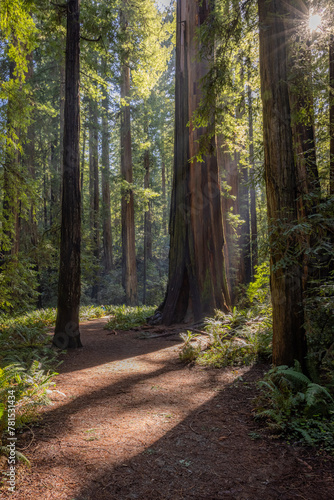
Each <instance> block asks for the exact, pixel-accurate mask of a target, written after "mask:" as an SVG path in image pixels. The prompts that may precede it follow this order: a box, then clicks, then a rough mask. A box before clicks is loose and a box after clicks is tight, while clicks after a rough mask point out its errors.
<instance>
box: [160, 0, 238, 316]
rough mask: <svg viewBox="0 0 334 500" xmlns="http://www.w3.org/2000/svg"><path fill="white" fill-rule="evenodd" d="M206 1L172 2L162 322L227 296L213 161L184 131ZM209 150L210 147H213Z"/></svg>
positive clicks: (202, 310)
mask: <svg viewBox="0 0 334 500" xmlns="http://www.w3.org/2000/svg"><path fill="white" fill-rule="evenodd" d="M209 12H210V10H209V3H208V2H198V1H193V0H178V2H177V33H176V36H177V41H176V90H175V150H174V178H173V189H172V201H171V222H170V232H171V246H170V255H169V264H170V269H169V281H168V288H167V294H166V298H165V301H164V303H163V304H162V306H161V309H162V314H163V318H162V319H163V322H164V323H166V324H171V323H173V322H178V321H182V320H188V319H195V320H199V319H202V318H203V317H204V316H205V315H206V314H210V313H212V312H213V311H214V309H223V310H225V311H226V310H227V304H228V303H229V296H228V290H227V283H226V277H225V269H224V268H225V266H224V255H223V244H224V238H223V225H222V212H221V201H220V186H219V179H218V166H217V159H216V157H215V156H214V155H211V156H209V155H207V156H204V158H203V159H204V161H203V162H198V161H196V160H193V161H192V162H189V159H190V158H193V157H194V156H195V155H196V154H197V153H198V148H199V146H198V143H197V141H198V140H199V139H200V137H201V136H202V135H203V134H204V133H205V132H206V129H194V128H193V127H190V128H189V127H187V123H188V122H189V120H191V117H192V114H193V112H194V111H195V109H196V108H197V106H198V104H199V102H200V99H201V83H200V80H201V78H202V77H203V76H204V75H205V74H206V73H207V70H208V62H207V61H205V60H203V59H202V60H201V61H199V60H198V52H199V42H198V38H197V27H198V26H200V24H201V23H203V22H205V20H206V19H207V17H208V15H209ZM212 149H213V144H212Z"/></svg>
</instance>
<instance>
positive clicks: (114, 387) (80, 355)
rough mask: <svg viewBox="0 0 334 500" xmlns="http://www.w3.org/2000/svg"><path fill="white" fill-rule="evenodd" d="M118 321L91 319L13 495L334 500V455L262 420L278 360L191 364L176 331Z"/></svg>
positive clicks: (30, 436)
mask: <svg viewBox="0 0 334 500" xmlns="http://www.w3.org/2000/svg"><path fill="white" fill-rule="evenodd" d="M106 321H107V320H106V319H105V318H102V319H98V320H93V321H89V322H86V323H83V324H82V326H81V337H82V342H83V345H84V347H83V348H82V349H79V350H75V351H71V352H68V354H67V355H66V356H64V362H63V364H62V365H61V366H60V367H59V369H58V371H59V375H58V376H57V377H56V383H57V387H56V389H57V391H59V392H56V391H54V392H53V395H52V400H53V404H52V405H51V406H48V407H46V408H45V409H44V410H43V420H42V422H41V423H40V425H39V426H38V427H33V428H31V429H30V430H27V431H25V432H24V433H23V434H22V436H21V437H20V438H19V442H18V448H19V449H21V450H22V451H23V453H24V454H25V455H26V456H28V457H29V459H30V461H31V467H29V468H28V467H26V466H20V467H19V469H18V471H17V472H18V474H17V485H16V491H15V493H13V494H10V493H9V492H7V491H5V490H4V489H2V490H1V491H0V497H1V498H11V499H12V500H48V499H52V500H53V499H55V500H56V499H61V500H126V499H140V500H155V499H157V500H158V499H159V500H160V499H161V500H162V499H168V500H181V499H189V500H190V499H194V500H199V499H211V500H219V499H227V500H229V499H235V500H246V499H252V500H271V499H280V500H290V499H291V500H292V499H294V500H297V499H303V500H331V499H334V474H333V473H334V458H333V457H329V456H326V455H324V454H322V455H320V456H319V455H317V454H316V452H315V451H314V450H312V449H305V448H298V447H294V446H289V445H287V444H284V443H283V442H281V441H278V440H271V439H269V437H268V435H267V434H265V433H264V434H263V433H262V428H261V424H259V423H257V422H255V421H254V419H253V417H252V400H253V398H254V397H255V395H256V391H257V389H256V381H257V380H258V379H259V378H260V377H261V376H262V374H263V371H264V370H266V369H267V368H268V367H266V366H254V367H244V368H238V369H232V368H229V369H221V370H213V369H203V368H200V367H196V366H185V365H184V364H182V363H181V362H180V360H179V356H178V353H179V349H180V339H179V338H178V336H177V334H176V333H175V335H168V336H161V335H164V332H163V331H162V329H161V328H160V330H159V329H158V331H160V333H161V335H159V333H158V334H154V332H156V331H157V330H156V329H154V328H152V329H151V330H148V329H146V330H145V331H144V332H141V331H131V332H120V331H118V332H109V331H107V330H104V329H103V327H104V325H105V323H106ZM174 331H175V332H176V330H174ZM152 332H153V333H152ZM171 332H172V331H171V330H170V331H169V333H171ZM153 335H155V336H153ZM260 433H262V434H260Z"/></svg>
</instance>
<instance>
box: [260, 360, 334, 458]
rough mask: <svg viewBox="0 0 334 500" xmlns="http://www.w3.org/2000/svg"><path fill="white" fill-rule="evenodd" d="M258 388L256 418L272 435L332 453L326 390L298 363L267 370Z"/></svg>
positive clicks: (332, 423) (331, 407)
mask: <svg viewBox="0 0 334 500" xmlns="http://www.w3.org/2000/svg"><path fill="white" fill-rule="evenodd" d="M258 385H259V387H260V389H261V394H260V396H259V397H258V398H257V400H256V418H257V419H261V420H265V421H266V424H267V426H268V428H269V429H270V431H271V432H272V433H273V434H274V435H276V436H282V437H284V438H287V439H290V440H292V441H294V442H297V443H300V444H306V445H309V446H320V447H322V448H323V449H325V450H327V451H331V452H334V399H333V396H332V394H331V393H330V391H329V390H328V388H326V387H324V386H322V385H319V384H316V383H314V382H312V381H311V380H310V379H309V378H308V377H307V376H306V375H304V374H303V373H302V371H301V368H300V364H299V363H298V362H296V363H295V366H294V368H289V367H288V366H278V367H275V368H273V369H271V370H270V371H269V372H268V373H267V374H266V375H265V377H264V379H263V380H261V381H260V382H259V383H258Z"/></svg>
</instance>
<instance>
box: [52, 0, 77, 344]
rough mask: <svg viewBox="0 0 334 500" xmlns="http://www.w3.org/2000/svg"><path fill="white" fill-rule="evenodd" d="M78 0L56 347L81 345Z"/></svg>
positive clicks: (71, 27) (69, 46) (71, 13)
mask: <svg viewBox="0 0 334 500" xmlns="http://www.w3.org/2000/svg"><path fill="white" fill-rule="evenodd" d="M79 15H80V0H68V2H67V38H66V83H65V113H64V157H63V163H64V168H63V189H62V216H61V240H60V269H59V282H58V311H57V319H56V327H55V335H54V338H53V342H54V344H55V345H57V346H58V347H60V348H64V349H66V348H67V347H81V345H82V344H81V341H80V331H79V304H80V290H81V283H80V244H81V193H80V158H79V155H80V152H79V141H80V98H79V82H80V79H79V76H80V21H79Z"/></svg>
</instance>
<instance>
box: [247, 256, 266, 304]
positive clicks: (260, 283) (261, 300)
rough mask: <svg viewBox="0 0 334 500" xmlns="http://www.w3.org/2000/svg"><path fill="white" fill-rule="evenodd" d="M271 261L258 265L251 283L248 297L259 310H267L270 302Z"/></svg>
mask: <svg viewBox="0 0 334 500" xmlns="http://www.w3.org/2000/svg"><path fill="white" fill-rule="evenodd" d="M269 275H270V270H269V262H263V264H260V265H259V266H257V267H256V271H255V276H254V278H255V279H254V281H253V282H252V283H250V284H249V286H248V290H247V297H248V300H249V302H250V305H251V306H252V307H253V308H254V310H256V311H258V312H262V311H264V312H267V313H268V307H269V304H270V289H269Z"/></svg>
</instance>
